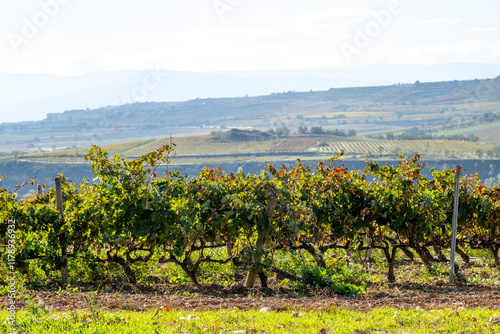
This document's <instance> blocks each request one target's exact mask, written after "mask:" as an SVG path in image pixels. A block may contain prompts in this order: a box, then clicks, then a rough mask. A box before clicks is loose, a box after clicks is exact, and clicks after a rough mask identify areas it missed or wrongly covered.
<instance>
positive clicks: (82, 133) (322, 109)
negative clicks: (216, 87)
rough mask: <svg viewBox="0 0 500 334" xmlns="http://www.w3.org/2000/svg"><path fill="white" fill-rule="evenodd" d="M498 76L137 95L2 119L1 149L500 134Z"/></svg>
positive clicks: (496, 137)
mask: <svg viewBox="0 0 500 334" xmlns="http://www.w3.org/2000/svg"><path fill="white" fill-rule="evenodd" d="M499 111H500V77H497V78H496V79H489V80H470V81H450V82H436V83H420V82H415V83H413V84H396V85H392V86H379V87H359V88H338V89H334V88H332V89H330V90H328V91H317V92H314V91H311V92H294V91H289V92H284V93H274V94H271V95H266V96H256V97H242V98H214V99H196V100H191V101H186V102H178V103H173V102H149V103H134V104H128V105H123V106H117V107H106V108H100V109H94V110H71V111H66V112H64V113H51V114H49V115H47V118H46V119H45V120H42V121H33V122H21V123H2V124H0V151H2V152H8V153H10V152H12V151H22V152H41V151H45V152H46V151H54V150H61V149H68V148H70V149H78V148H85V147H89V146H90V145H92V144H97V145H109V144H118V143H122V142H130V141H136V140H154V139H160V138H165V137H168V136H169V135H172V136H174V137H184V136H192V135H207V134H209V133H210V132H213V131H221V130H224V129H227V128H241V129H254V130H262V131H267V130H268V129H271V128H278V127H287V128H289V129H290V131H291V133H292V134H293V133H297V132H298V128H299V127H303V128H312V127H318V126H321V127H323V128H324V129H325V130H332V131H333V130H342V131H344V132H346V133H347V132H348V131H352V130H354V131H355V132H356V133H357V135H358V136H370V137H371V138H374V139H381V138H387V134H390V135H392V134H398V133H402V132H405V131H408V130H415V129H417V130H418V133H419V134H423V135H425V134H431V135H432V136H433V137H436V136H439V135H440V134H441V133H442V134H446V135H475V136H477V137H478V139H479V141H480V142H485V143H495V142H499V141H500V112H499Z"/></svg>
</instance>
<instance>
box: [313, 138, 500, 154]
mask: <svg viewBox="0 0 500 334" xmlns="http://www.w3.org/2000/svg"><path fill="white" fill-rule="evenodd" d="M493 147H494V145H493V144H482V143H474V142H469V141H458V140H400V141H391V140H371V141H345V142H344V141H342V142H327V143H324V144H323V145H321V147H318V148H315V149H314V150H316V151H317V152H320V153H335V152H340V151H341V150H344V151H345V152H346V154H367V153H372V154H389V153H394V154H398V152H399V153H405V152H418V153H420V154H425V153H432V154H444V153H445V152H446V153H449V154H460V155H475V154H476V151H477V150H478V149H482V150H483V151H486V150H488V149H490V148H493Z"/></svg>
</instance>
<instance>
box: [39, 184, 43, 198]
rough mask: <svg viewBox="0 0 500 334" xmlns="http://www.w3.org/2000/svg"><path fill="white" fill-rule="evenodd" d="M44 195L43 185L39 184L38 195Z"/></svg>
mask: <svg viewBox="0 0 500 334" xmlns="http://www.w3.org/2000/svg"><path fill="white" fill-rule="evenodd" d="M42 195H43V186H42V185H41V184H39V185H38V196H42Z"/></svg>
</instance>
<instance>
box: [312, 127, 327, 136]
mask: <svg viewBox="0 0 500 334" xmlns="http://www.w3.org/2000/svg"><path fill="white" fill-rule="evenodd" d="M310 132H311V133H312V134H315V135H320V134H324V133H325V130H324V129H323V127H322V126H312V127H311V130H310Z"/></svg>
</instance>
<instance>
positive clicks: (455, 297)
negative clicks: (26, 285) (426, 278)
mask: <svg viewBox="0 0 500 334" xmlns="http://www.w3.org/2000/svg"><path fill="white" fill-rule="evenodd" d="M93 289H94V290H97V288H96V287H92V286H80V287H79V291H89V292H65V291H63V292H55V291H28V292H24V293H23V295H22V296H20V297H19V298H18V300H17V301H16V306H17V307H25V306H26V305H27V302H26V301H25V300H26V299H27V298H29V299H31V300H32V301H33V302H34V303H36V304H40V305H42V304H43V305H44V306H45V307H48V308H51V309H52V310H54V311H68V310H72V309H83V310H86V309H90V308H91V307H92V306H94V307H98V308H102V309H105V310H116V311H118V310H130V311H147V310H151V309H156V308H160V309H163V308H167V309H172V310H189V311H205V310H220V309H232V308H238V309H241V310H250V309H260V308H261V307H265V306H267V307H270V308H272V309H273V310H276V311H285V310H327V309H330V308H331V307H332V306H333V307H340V308H345V309H349V310H359V311H369V310H371V309H374V308H380V307H392V308H398V309H409V308H417V307H419V308H422V309H437V308H459V307H463V308H485V309H500V290H499V289H498V287H490V286H481V285H477V284H474V285H467V284H461V285H454V286H448V285H442V286H437V285H420V284H399V285H398V284H394V285H391V286H389V287H388V288H384V290H383V291H382V292H369V293H368V294H366V295H363V296H352V297H348V296H338V295H331V294H329V293H328V291H325V292H324V293H318V294H317V295H315V296H313V297H306V296H300V295H297V294H296V293H294V292H292V291H289V290H279V289H278V290H271V289H262V288H261V289H246V288H243V287H224V286H221V285H216V284H212V285H202V286H195V285H168V284H157V285H135V286H134V285H129V284H121V285H115V284H113V285H108V286H105V287H104V288H103V287H100V289H99V290H100V292H98V293H92V292H90V291H92V290H93ZM374 290H376V287H372V288H370V287H368V291H374ZM23 299H24V300H23ZM0 303H1V305H2V309H4V308H6V307H7V305H8V303H9V300H8V298H7V297H6V296H2V297H1V298H0Z"/></svg>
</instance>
